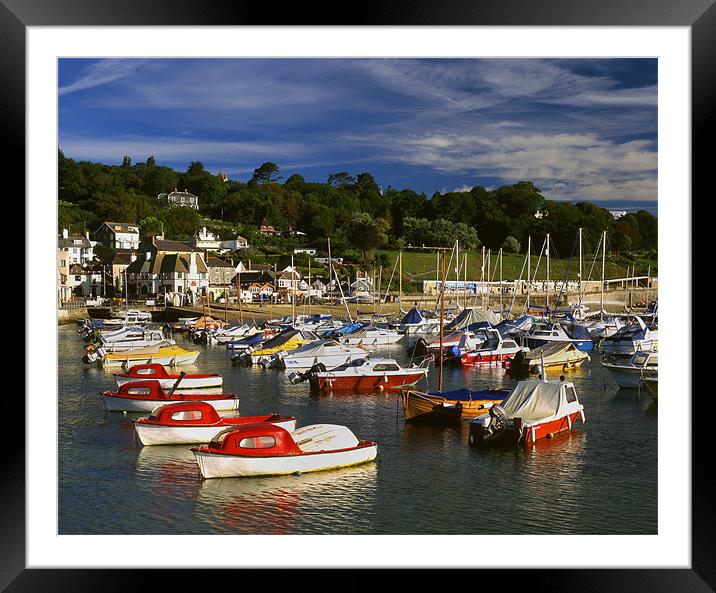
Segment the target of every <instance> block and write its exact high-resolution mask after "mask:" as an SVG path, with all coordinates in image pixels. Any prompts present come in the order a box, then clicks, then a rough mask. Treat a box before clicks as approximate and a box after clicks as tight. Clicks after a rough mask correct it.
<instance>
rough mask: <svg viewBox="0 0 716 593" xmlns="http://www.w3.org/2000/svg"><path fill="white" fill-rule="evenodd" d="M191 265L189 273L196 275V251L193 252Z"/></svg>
mask: <svg viewBox="0 0 716 593" xmlns="http://www.w3.org/2000/svg"><path fill="white" fill-rule="evenodd" d="M190 262H191V263H190V264H189V273H190V274H196V273H197V270H196V253H195V252H194V251H192V252H191V259H190Z"/></svg>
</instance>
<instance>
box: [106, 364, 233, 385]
mask: <svg viewBox="0 0 716 593" xmlns="http://www.w3.org/2000/svg"><path fill="white" fill-rule="evenodd" d="M148 379H153V380H155V381H158V382H159V384H160V385H161V386H162V389H171V388H172V387H174V386H175V385H176V384H177V381H178V380H179V379H181V381H179V386H180V387H181V389H182V390H184V389H209V388H213V387H221V386H222V384H223V382H224V380H223V378H222V376H221V375H208V374H186V373H182V374H178V375H177V374H170V373H168V372H167V370H166V369H165V368H164V366H163V365H161V364H136V365H134V366H133V367H131V368H130V369H129V370H128V371H127V372H126V373H116V374H115V375H114V380H115V382H116V383H117V386H118V387H121V386H122V385H124V384H125V383H134V382H136V381H146V380H148Z"/></svg>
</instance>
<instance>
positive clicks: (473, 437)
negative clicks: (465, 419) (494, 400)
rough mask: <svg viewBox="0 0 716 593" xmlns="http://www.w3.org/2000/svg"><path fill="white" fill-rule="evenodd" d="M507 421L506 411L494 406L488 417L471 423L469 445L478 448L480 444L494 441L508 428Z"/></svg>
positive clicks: (479, 417)
mask: <svg viewBox="0 0 716 593" xmlns="http://www.w3.org/2000/svg"><path fill="white" fill-rule="evenodd" d="M507 420H508V416H507V413H506V412H505V409H504V408H503V407H502V406H500V405H498V404H495V405H493V406H492V407H491V408H490V411H489V414H488V415H486V416H485V415H483V416H478V417H477V418H475V419H473V420H471V421H470V436H469V437H468V443H469V445H470V446H471V447H477V446H478V445H479V444H480V443H484V442H486V441H490V440H492V439H494V438H495V437H496V436H497V435H499V434H500V433H501V432H502V431H503V430H504V429H505V428H506V427H507Z"/></svg>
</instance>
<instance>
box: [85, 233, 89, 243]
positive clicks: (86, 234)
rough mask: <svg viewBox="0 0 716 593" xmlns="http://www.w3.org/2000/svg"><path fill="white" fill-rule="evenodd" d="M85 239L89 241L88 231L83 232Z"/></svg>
mask: <svg viewBox="0 0 716 593" xmlns="http://www.w3.org/2000/svg"><path fill="white" fill-rule="evenodd" d="M85 237H87V240H88V241H89V231H85Z"/></svg>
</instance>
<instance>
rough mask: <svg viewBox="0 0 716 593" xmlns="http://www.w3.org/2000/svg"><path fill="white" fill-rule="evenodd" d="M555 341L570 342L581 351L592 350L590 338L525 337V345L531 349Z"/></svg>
mask: <svg viewBox="0 0 716 593" xmlns="http://www.w3.org/2000/svg"><path fill="white" fill-rule="evenodd" d="M555 342H569V343H570V344H574V347H575V348H576V349H577V350H581V351H582V352H591V351H592V350H594V342H593V341H592V340H541V339H539V338H529V337H528V338H525V345H526V346H528V347H529V348H530V349H532V350H534V349H535V348H539V347H540V346H545V345H546V344H554V343H555Z"/></svg>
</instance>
